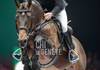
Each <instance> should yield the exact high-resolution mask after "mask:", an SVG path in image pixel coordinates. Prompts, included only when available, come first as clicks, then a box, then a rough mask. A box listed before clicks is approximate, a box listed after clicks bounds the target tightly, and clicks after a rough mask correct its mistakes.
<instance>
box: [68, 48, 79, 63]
mask: <svg viewBox="0 0 100 70" xmlns="http://www.w3.org/2000/svg"><path fill="white" fill-rule="evenodd" d="M71 52H74V54H75V55H76V58H75V57H70V56H71V55H72V54H71ZM75 55H73V56H75ZM68 58H69V62H71V63H72V64H74V63H77V62H78V60H79V55H78V54H77V52H76V51H75V50H73V49H71V50H69V53H68ZM73 58H74V59H73Z"/></svg>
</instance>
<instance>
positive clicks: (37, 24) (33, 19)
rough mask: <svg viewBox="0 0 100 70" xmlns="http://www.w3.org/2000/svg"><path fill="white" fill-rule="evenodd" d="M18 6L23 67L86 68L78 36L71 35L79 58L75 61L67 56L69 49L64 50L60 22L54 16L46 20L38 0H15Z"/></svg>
mask: <svg viewBox="0 0 100 70" xmlns="http://www.w3.org/2000/svg"><path fill="white" fill-rule="evenodd" d="M16 7H17V11H16V29H17V33H18V41H19V45H20V48H21V51H22V52H21V53H22V57H21V61H22V63H23V65H24V67H23V68H22V69H23V70H85V68H86V55H85V52H84V49H83V47H82V45H81V43H80V42H79V40H78V39H77V38H76V37H74V36H72V40H73V43H74V45H75V50H76V51H77V53H78V54H79V58H80V60H79V61H78V62H77V63H74V64H72V63H70V62H69V60H68V57H66V56H68V50H65V48H64V46H65V45H64V44H63V41H62V39H61V37H62V36H61V35H60V33H61V31H60V28H61V27H60V24H59V22H58V21H56V20H53V19H51V20H49V21H45V20H44V10H43V9H42V7H41V5H40V4H39V3H38V2H37V1H36V0H32V1H31V0H29V1H27V2H23V3H18V2H17V1H16ZM55 21H56V22H55ZM57 23H58V24H57ZM55 52H56V53H55ZM46 53H47V54H46Z"/></svg>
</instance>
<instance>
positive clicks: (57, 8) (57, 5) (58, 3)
mask: <svg viewBox="0 0 100 70" xmlns="http://www.w3.org/2000/svg"><path fill="white" fill-rule="evenodd" d="M20 1H23V2H26V1H27V0H20ZM37 1H38V2H39V3H40V4H41V6H42V8H43V9H47V11H48V12H46V13H45V14H44V17H45V19H46V20H50V19H51V18H52V17H53V16H55V17H56V19H58V20H59V21H60V23H61V26H62V30H63V35H64V37H65V39H66V40H67V42H66V43H67V44H69V46H68V48H69V61H70V62H71V63H75V62H77V61H78V60H79V55H78V54H77V52H76V51H75V46H74V44H73V43H72V38H71V34H70V32H68V26H67V24H68V19H67V14H66V10H65V7H66V6H67V5H68V4H67V3H66V2H65V1H64V0H37Z"/></svg>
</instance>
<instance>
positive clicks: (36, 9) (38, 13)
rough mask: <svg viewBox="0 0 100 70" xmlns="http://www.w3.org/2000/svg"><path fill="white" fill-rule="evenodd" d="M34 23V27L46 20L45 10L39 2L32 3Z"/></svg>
mask: <svg viewBox="0 0 100 70" xmlns="http://www.w3.org/2000/svg"><path fill="white" fill-rule="evenodd" d="M31 10H32V17H33V19H32V24H33V27H35V25H37V24H40V23H41V22H42V21H43V20H44V11H43V9H42V7H41V6H40V5H39V4H37V3H34V2H33V3H32V8H31Z"/></svg>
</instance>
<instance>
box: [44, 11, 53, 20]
mask: <svg viewBox="0 0 100 70" xmlns="http://www.w3.org/2000/svg"><path fill="white" fill-rule="evenodd" d="M52 17H53V13H52V12H47V13H45V14H44V18H45V20H50V19H51V18H52Z"/></svg>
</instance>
